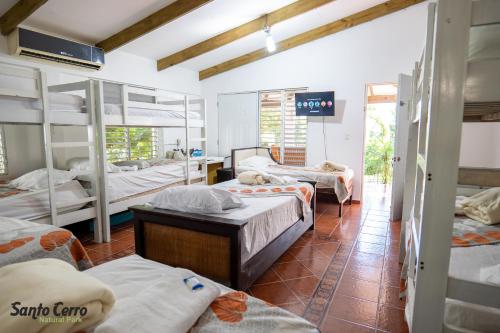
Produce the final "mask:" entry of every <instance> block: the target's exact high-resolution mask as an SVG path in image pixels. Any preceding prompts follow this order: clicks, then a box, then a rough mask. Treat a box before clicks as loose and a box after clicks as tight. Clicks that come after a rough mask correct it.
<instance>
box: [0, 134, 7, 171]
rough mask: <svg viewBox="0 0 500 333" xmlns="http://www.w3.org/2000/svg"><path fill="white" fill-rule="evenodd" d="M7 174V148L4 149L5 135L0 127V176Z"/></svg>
mask: <svg viewBox="0 0 500 333" xmlns="http://www.w3.org/2000/svg"><path fill="white" fill-rule="evenodd" d="M5 174H7V148H6V147H5V134H4V131H3V126H0V175H5Z"/></svg>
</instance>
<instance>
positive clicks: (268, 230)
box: [210, 180, 312, 263]
mask: <svg viewBox="0 0 500 333" xmlns="http://www.w3.org/2000/svg"><path fill="white" fill-rule="evenodd" d="M232 181H236V180H232ZM241 199H242V200H243V202H244V204H245V205H246V206H245V207H243V208H237V209H232V210H230V212H229V214H210V215H213V216H219V217H222V218H228V219H235V220H247V221H248V223H247V225H245V226H244V227H243V237H242V240H241V242H242V250H241V251H242V253H241V261H242V263H245V262H246V261H248V259H250V258H252V257H253V256H254V255H255V254H257V253H258V252H259V251H260V250H262V249H263V248H264V247H265V246H266V245H267V244H269V243H270V242H271V241H273V240H274V239H275V238H276V237H278V236H279V235H281V233H283V231H285V230H286V229H288V228H289V227H290V226H292V225H293V224H294V223H295V222H297V220H299V219H300V218H301V217H302V203H301V202H300V200H299V199H297V198H296V197H295V196H290V195H284V196H273V197H259V198H248V197H243V198H241ZM306 218H307V219H312V214H311V213H310V214H308V215H307V216H306Z"/></svg>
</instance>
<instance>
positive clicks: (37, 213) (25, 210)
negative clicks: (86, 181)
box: [0, 180, 89, 220]
mask: <svg viewBox="0 0 500 333" xmlns="http://www.w3.org/2000/svg"><path fill="white" fill-rule="evenodd" d="M55 190H56V201H57V207H58V212H60V213H64V212H66V213H67V212H71V211H76V210H78V209H80V208H82V207H84V206H85V205H86V204H85V203H84V204H74V203H75V202H77V201H78V200H79V199H84V198H87V197H88V196H89V194H88V193H87V191H86V190H85V189H84V188H83V187H82V185H81V184H80V183H79V182H78V181H77V180H72V181H69V182H67V183H64V184H62V185H58V186H56V187H55ZM0 216H5V217H12V218H18V219H22V220H39V219H42V218H45V217H47V216H50V202H49V192H48V190H46V189H45V190H37V191H22V190H18V189H12V188H9V187H7V185H6V184H3V185H0Z"/></svg>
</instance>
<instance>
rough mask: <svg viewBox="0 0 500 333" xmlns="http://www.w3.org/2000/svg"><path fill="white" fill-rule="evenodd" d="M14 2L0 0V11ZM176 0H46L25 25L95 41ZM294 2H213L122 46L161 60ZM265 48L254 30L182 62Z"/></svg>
mask: <svg viewBox="0 0 500 333" xmlns="http://www.w3.org/2000/svg"><path fill="white" fill-rule="evenodd" d="M17 1H18V0H2V1H0V15H1V14H3V13H4V12H5V11H6V10H7V9H8V8H10V7H11V6H12V5H13V4H14V3H16V2H17ZM172 2H174V0H140V1H137V0H105V1H104V0H85V1H82V0H49V1H48V2H47V3H46V4H45V5H43V6H42V7H41V8H39V9H38V10H37V11H36V12H35V13H34V14H33V15H31V16H30V17H29V18H28V19H27V20H26V21H25V22H23V24H24V25H27V26H31V27H34V28H37V29H41V30H44V31H47V32H52V33H55V34H58V35H62V36H66V37H68V38H73V39H77V40H81V41H83V42H88V43H95V42H98V41H100V40H102V39H105V38H106V37H109V36H111V35H112V34H114V33H116V32H118V31H120V30H121V29H123V28H125V27H127V26H129V25H131V24H132V23H135V22H136V21H138V20H140V19H141V18H144V17H146V16H147V15H149V14H151V13H153V12H155V11H156V10H158V9H160V8H162V7H163V6H165V5H167V4H169V3H172ZM293 2H294V0H252V1H248V0H214V1H212V2H211V3H208V4H207V5H205V6H202V7H200V8H198V9H197V10H195V11H193V12H191V13H189V14H187V15H185V16H183V17H181V18H179V19H177V20H175V21H173V22H171V23H169V24H167V25H165V26H163V27H160V28H159V29H157V30H155V31H153V32H151V33H149V34H147V35H145V36H142V37H141V38H139V39H137V40H135V41H133V42H131V43H129V44H128V45H125V46H123V47H121V48H120V50H122V51H125V52H129V53H132V54H135V55H138V56H142V57H146V58H151V59H159V58H161V57H163V56H166V55H169V54H171V53H174V52H177V51H180V50H182V49H184V48H186V47H189V46H191V45H194V44H196V43H199V42H201V41H203V40H205V39H207V38H210V37H213V36H215V35H217V34H219V33H221V32H224V31H226V30H229V29H231V28H234V27H236V26H238V25H240V24H242V23H245V22H248V21H250V20H252V19H255V18H257V17H259V16H261V15H263V14H265V13H267V12H270V11H273V10H275V9H278V8H280V7H283V6H286V5H288V4H290V3H293ZM382 2H384V0H363V1H352V0H337V1H334V2H332V3H330V4H327V5H324V6H322V7H320V8H318V9H316V10H313V11H309V12H306V13H304V14H303V15H300V16H297V17H294V18H292V19H290V20H287V21H284V22H281V23H278V24H276V25H275V26H273V27H272V34H273V36H274V38H275V40H276V41H280V40H283V39H286V38H288V37H291V36H293V35H296V34H299V33H301V32H305V31H307V30H310V29H313V28H316V27H318V26H321V25H323V24H327V23H329V22H331V21H334V20H337V19H339V18H342V17H344V16H347V15H350V14H353V13H355V12H358V11H361V10H363V9H366V8H369V7H371V6H374V5H377V4H379V3H382ZM262 47H264V35H263V32H258V33H254V34H252V35H250V36H247V37H244V38H242V39H240V40H238V41H236V42H234V43H231V44H229V45H226V46H223V47H221V48H219V49H217V50H214V51H211V52H209V53H206V54H204V55H201V56H199V57H197V58H194V59H192V60H189V61H186V62H184V63H182V64H180V66H182V67H186V68H189V69H193V70H202V69H205V68H207V67H210V66H214V65H216V64H219V63H221V62H223V61H226V60H229V59H232V58H234V57H237V56H240V55H243V54H245V53H248V52H251V51H254V50H256V49H259V48H262Z"/></svg>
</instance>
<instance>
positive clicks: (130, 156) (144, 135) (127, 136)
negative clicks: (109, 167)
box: [106, 127, 160, 162]
mask: <svg viewBox="0 0 500 333" xmlns="http://www.w3.org/2000/svg"><path fill="white" fill-rule="evenodd" d="M159 146H160V144H159V130H158V129H156V128H145V127H107V128H106V153H107V155H108V161H109V162H117V161H124V160H149V159H152V158H155V157H158V147H159Z"/></svg>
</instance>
